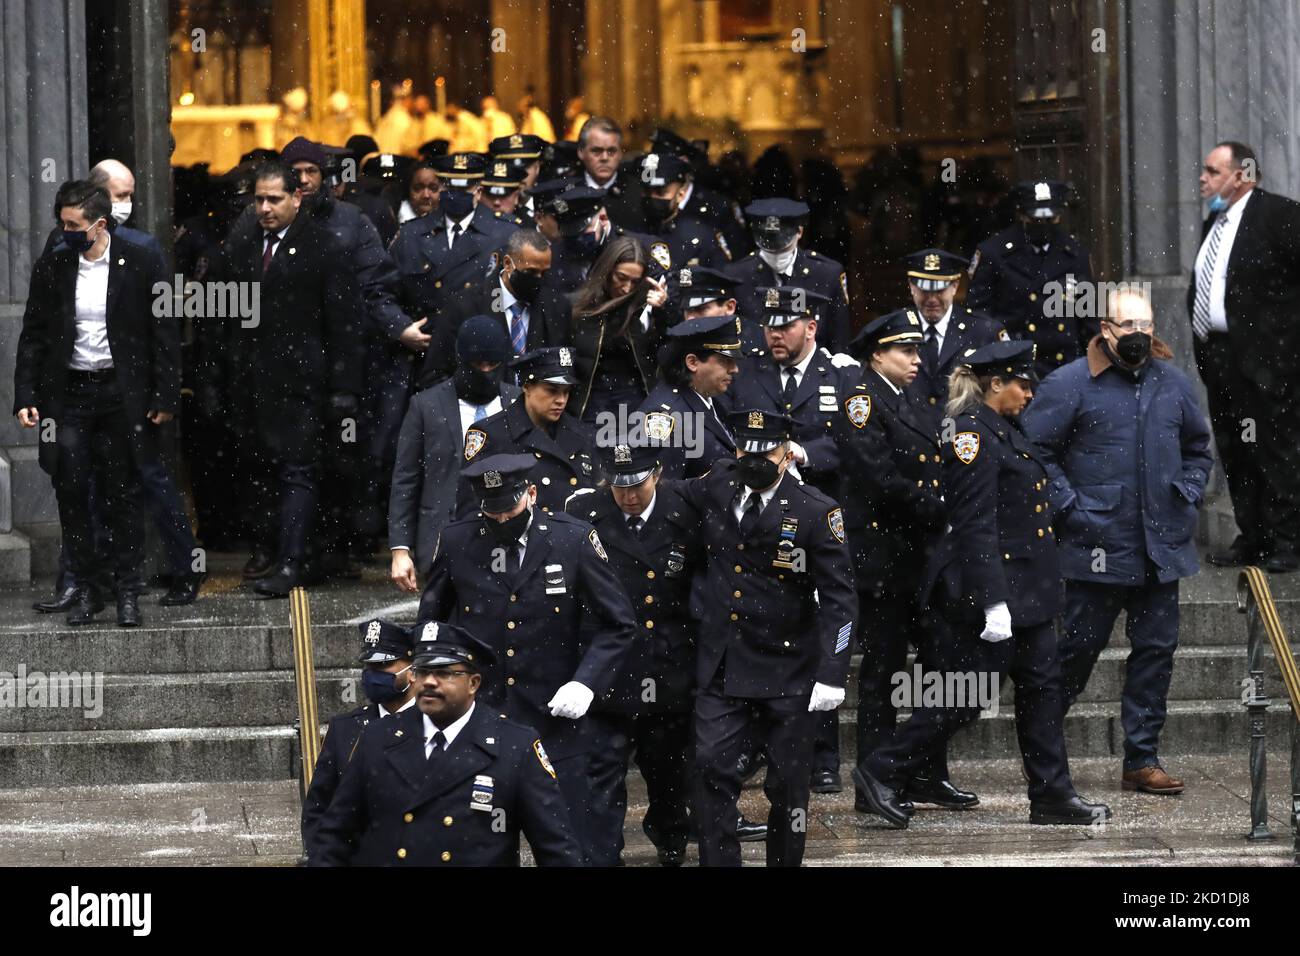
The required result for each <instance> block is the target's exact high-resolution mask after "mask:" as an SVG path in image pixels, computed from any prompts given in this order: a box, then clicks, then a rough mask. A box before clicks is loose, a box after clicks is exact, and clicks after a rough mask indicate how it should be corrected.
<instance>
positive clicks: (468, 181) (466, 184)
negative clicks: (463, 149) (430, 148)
mask: <svg viewBox="0 0 1300 956" xmlns="http://www.w3.org/2000/svg"><path fill="white" fill-rule="evenodd" d="M431 165H432V166H433V169H434V172H436V173H437V174H438V178H439V179H441V180H442V184H443V185H444V186H447V187H449V188H451V189H470V188H472V187H474V186H476V185H478V183H479V181H480V180H482V179H483V173H484V172H486V171H487V160H486V159H484V158H483V156H482V154H480V153H449V154H448V155H446V156H435V157H434V158H433V159H432V160H431Z"/></svg>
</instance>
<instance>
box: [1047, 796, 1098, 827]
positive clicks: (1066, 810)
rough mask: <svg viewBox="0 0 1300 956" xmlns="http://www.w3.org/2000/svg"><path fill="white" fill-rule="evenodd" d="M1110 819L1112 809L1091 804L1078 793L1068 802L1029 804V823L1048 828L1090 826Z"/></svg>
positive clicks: (1055, 801)
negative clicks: (1055, 826)
mask: <svg viewBox="0 0 1300 956" xmlns="http://www.w3.org/2000/svg"><path fill="white" fill-rule="evenodd" d="M1110 818H1111V812H1110V807H1108V806H1106V804H1104V803H1089V802H1088V801H1087V800H1085V799H1083V797H1081V796H1079V795H1078V794H1077V793H1076V794H1075V795H1074V796H1072V797H1070V798H1068V799H1066V800H1038V801H1031V802H1030V804H1029V822H1030V823H1038V824H1043V825H1047V826H1053V825H1073V826H1089V825H1091V824H1094V823H1101V822H1103V821H1104V820H1109V819H1110Z"/></svg>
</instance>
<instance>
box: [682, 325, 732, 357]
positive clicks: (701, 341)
mask: <svg viewBox="0 0 1300 956" xmlns="http://www.w3.org/2000/svg"><path fill="white" fill-rule="evenodd" d="M667 334H668V338H669V341H670V344H672V345H674V346H676V347H677V348H678V349H679V354H680V355H681V356H682V357H683V358H685V357H686V356H687V355H704V354H706V353H709V352H717V353H718V354H719V355H727V356H731V357H732V358H734V357H735V356H736V355H737V354H739V352H740V316H738V315H704V316H700V317H699V318H697V319H683V320H682V321H680V322H678V323H677V324H676V325H674V326H672V327H671V328H670V329H669V330H668V333H667Z"/></svg>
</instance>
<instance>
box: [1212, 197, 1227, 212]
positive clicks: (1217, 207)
mask: <svg viewBox="0 0 1300 956" xmlns="http://www.w3.org/2000/svg"><path fill="white" fill-rule="evenodd" d="M1227 208H1228V200H1226V199H1224V198H1223V197H1222V196H1220V195H1219V194H1218V193H1215V194H1214V198H1213V199H1211V200H1210V206H1209V209H1210V212H1223V210H1225V209H1227Z"/></svg>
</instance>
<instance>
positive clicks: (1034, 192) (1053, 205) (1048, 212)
mask: <svg viewBox="0 0 1300 956" xmlns="http://www.w3.org/2000/svg"><path fill="white" fill-rule="evenodd" d="M1015 198H1016V208H1017V209H1019V210H1020V211H1021V212H1022V213H1024V214H1025V215H1026V216H1028V217H1029V218H1030V219H1052V218H1054V217H1056V216H1059V215H1060V214H1061V213H1062V212H1064V211H1065V207H1066V206H1067V205H1068V202H1069V198H1070V184H1069V183H1064V182H1061V181H1060V180H1057V179H1043V180H1038V181H1035V182H1030V181H1026V182H1023V183H1017V184H1016V188H1015Z"/></svg>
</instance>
